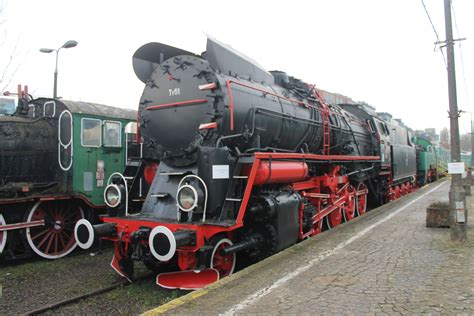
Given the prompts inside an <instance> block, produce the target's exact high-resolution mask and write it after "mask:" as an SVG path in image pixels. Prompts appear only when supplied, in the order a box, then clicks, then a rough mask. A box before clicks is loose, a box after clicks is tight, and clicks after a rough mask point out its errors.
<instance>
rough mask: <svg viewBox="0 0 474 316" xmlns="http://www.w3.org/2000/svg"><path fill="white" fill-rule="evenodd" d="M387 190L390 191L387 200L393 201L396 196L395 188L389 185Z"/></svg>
mask: <svg viewBox="0 0 474 316" xmlns="http://www.w3.org/2000/svg"><path fill="white" fill-rule="evenodd" d="M389 192H390V197H389V200H390V201H394V200H395V199H396V197H395V190H394V189H393V188H392V187H390V189H389Z"/></svg>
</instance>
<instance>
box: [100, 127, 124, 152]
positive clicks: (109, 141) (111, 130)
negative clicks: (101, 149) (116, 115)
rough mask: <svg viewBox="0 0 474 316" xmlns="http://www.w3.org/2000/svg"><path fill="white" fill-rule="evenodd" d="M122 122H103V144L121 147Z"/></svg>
mask: <svg viewBox="0 0 474 316" xmlns="http://www.w3.org/2000/svg"><path fill="white" fill-rule="evenodd" d="M121 131H122V123H120V122H111V121H106V122H105V123H104V146H105V147H122V138H121V133H120V132H121Z"/></svg>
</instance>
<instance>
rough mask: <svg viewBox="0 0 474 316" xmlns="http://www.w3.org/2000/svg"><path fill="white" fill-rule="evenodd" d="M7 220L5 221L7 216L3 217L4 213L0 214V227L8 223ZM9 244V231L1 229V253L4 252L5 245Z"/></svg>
mask: <svg viewBox="0 0 474 316" xmlns="http://www.w3.org/2000/svg"><path fill="white" fill-rule="evenodd" d="M6 224H7V222H6V221H5V218H4V217H3V215H2V214H0V227H1V226H3V225H6ZM6 244H7V231H3V232H2V231H0V253H2V252H3V249H5V245H6Z"/></svg>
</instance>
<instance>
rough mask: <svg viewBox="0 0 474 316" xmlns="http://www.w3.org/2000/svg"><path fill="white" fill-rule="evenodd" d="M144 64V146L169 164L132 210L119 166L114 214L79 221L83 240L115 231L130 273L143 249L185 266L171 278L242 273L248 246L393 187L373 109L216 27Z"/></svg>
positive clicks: (268, 244) (262, 245) (281, 242)
mask: <svg viewBox="0 0 474 316" xmlns="http://www.w3.org/2000/svg"><path fill="white" fill-rule="evenodd" d="M133 65H134V69H135V73H136V74H137V76H138V78H139V79H140V80H141V81H142V82H143V83H144V84H145V89H144V91H143V95H142V97H141V99H140V105H139V134H140V136H141V138H142V139H143V157H144V159H145V160H146V161H147V162H148V163H152V162H154V161H160V164H159V167H158V169H157V171H156V174H155V175H154V178H153V181H152V183H151V186H150V189H149V191H148V195H147V197H146V199H145V202H144V203H143V206H142V207H141V209H139V210H128V208H127V205H126V202H127V189H126V188H125V186H124V182H123V181H122V180H120V177H117V178H116V179H115V181H113V183H112V184H111V185H110V186H108V187H107V188H106V190H105V193H104V197H105V199H106V200H108V204H109V205H111V206H112V212H113V213H114V216H105V217H103V218H102V221H103V223H102V224H99V225H91V223H89V222H88V221H86V220H81V221H80V222H78V224H77V225H76V227H75V235H76V239H77V241H78V244H79V246H81V247H83V248H87V247H89V246H90V245H91V244H92V243H93V241H94V239H96V238H104V239H108V240H112V241H114V243H115V254H114V258H113V260H112V267H113V268H114V269H115V270H116V271H117V272H118V273H119V274H121V275H122V276H124V277H127V278H129V279H132V276H133V266H134V262H136V261H142V262H143V263H144V264H145V265H146V266H147V267H149V268H150V269H153V270H156V271H161V272H163V271H165V270H169V269H173V267H176V268H175V269H177V270H179V271H178V272H172V273H160V274H159V275H158V276H157V283H158V284H160V285H162V286H164V287H167V288H173V287H179V288H184V289H190V288H199V287H202V286H204V285H206V284H208V283H210V282H213V281H215V280H216V279H219V278H220V277H224V276H226V275H229V274H231V273H232V272H233V271H234V268H235V265H236V261H237V254H238V258H239V260H246V261H255V260H260V259H261V258H264V257H266V256H269V255H271V254H273V253H275V252H277V251H280V250H282V249H284V248H287V247H289V246H291V245H293V244H295V243H296V242H298V241H299V240H303V239H305V238H307V237H310V236H313V235H315V234H317V233H319V232H321V230H323V229H324V228H332V227H334V226H337V225H339V224H340V223H342V222H343V221H349V220H351V219H353V218H354V217H355V216H358V215H362V214H364V213H365V211H366V208H367V201H368V194H369V192H371V194H373V195H374V196H376V199H379V198H380V197H381V196H382V197H381V198H382V199H383V196H385V198H388V193H387V192H384V191H383V188H384V187H385V188H388V186H390V183H389V180H390V176H389V175H386V176H385V178H387V181H385V182H380V181H375V180H374V179H375V178H376V177H378V176H379V175H380V174H381V173H383V172H386V171H387V170H386V169H383V168H382V165H381V146H380V135H379V133H378V131H377V130H375V129H371V128H370V126H369V121H371V120H372V119H373V115H371V114H368V113H367V112H364V113H365V115H366V117H365V118H361V117H358V116H357V115H356V114H354V113H357V111H353V112H350V111H347V110H345V109H343V108H342V107H340V106H337V105H330V104H326V102H325V101H324V100H323V98H322V97H321V95H320V93H319V92H318V90H317V89H316V88H315V86H313V85H309V84H306V83H304V82H303V81H301V80H298V79H296V78H294V77H291V76H288V75H287V74H286V73H284V72H281V71H273V72H268V71H266V70H264V69H263V68H262V67H261V66H259V65H258V64H257V63H256V62H254V61H252V60H251V59H249V58H248V57H246V56H244V55H242V54H240V53H238V52H236V51H235V50H233V49H232V48H231V47H229V46H227V45H224V44H222V43H219V42H218V41H216V40H215V39H212V38H209V39H208V42H207V49H206V51H205V52H204V53H203V54H201V55H195V54H193V53H190V52H187V51H184V50H182V49H178V48H174V47H171V46H168V45H164V44H160V43H149V44H146V45H144V46H142V47H141V48H140V49H138V50H137V52H136V53H135V54H134V58H133ZM354 107H356V105H354ZM358 109H359V108H358ZM359 111H363V110H361V109H359ZM371 124H373V122H372V123H371ZM388 172H389V174H390V170H389V171H388ZM408 181H409V180H408ZM379 182H380V183H379ZM371 188H372V189H371ZM130 211H134V214H133V215H128V214H129V213H130ZM135 211H138V213H135ZM116 214H118V215H116Z"/></svg>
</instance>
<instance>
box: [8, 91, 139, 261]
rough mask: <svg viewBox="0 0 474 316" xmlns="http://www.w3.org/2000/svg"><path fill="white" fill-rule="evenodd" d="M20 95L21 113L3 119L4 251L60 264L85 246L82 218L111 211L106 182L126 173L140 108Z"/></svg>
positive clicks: (21, 256)
mask: <svg viewBox="0 0 474 316" xmlns="http://www.w3.org/2000/svg"><path fill="white" fill-rule="evenodd" d="M18 90H19V91H18V95H19V102H18V106H17V107H16V110H15V111H13V112H12V111H8V112H5V115H1V116H0V254H1V256H2V257H5V258H7V259H18V258H23V257H29V256H30V255H32V254H36V255H38V256H40V257H43V258H47V259H56V258H60V257H63V256H66V255H67V254H69V253H70V252H72V251H73V250H74V248H75V247H76V246H77V244H76V241H75V238H74V225H75V224H76V222H77V220H79V219H81V218H89V219H91V220H93V219H94V216H96V212H97V211H99V210H102V212H104V211H105V209H106V205H105V203H104V199H103V191H104V189H105V187H106V186H107V183H106V182H105V181H106V179H107V177H109V176H110V175H111V174H113V173H114V172H117V171H120V172H123V170H124V168H125V162H126V160H127V158H126V153H125V152H126V151H127V149H128V148H129V147H127V142H126V138H127V135H126V134H125V129H126V127H127V126H131V125H136V122H135V119H136V111H134V110H125V109H120V108H114V107H110V106H105V105H100V104H94V103H88V102H76V101H66V100H58V99H50V98H39V99H34V100H32V98H31V97H30V96H29V94H28V91H27V87H25V91H23V90H22V89H21V86H19V88H18ZM128 124H131V125H128Z"/></svg>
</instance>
